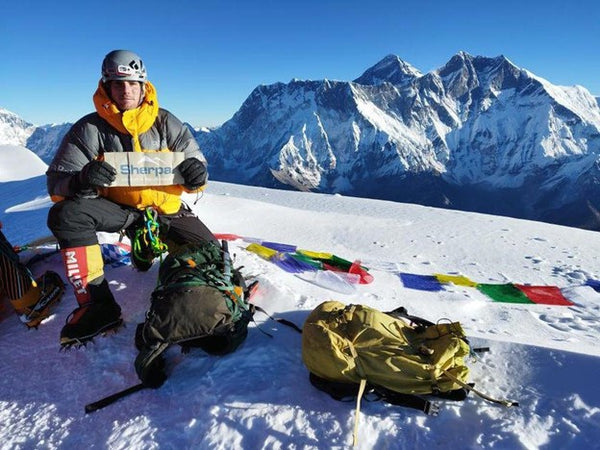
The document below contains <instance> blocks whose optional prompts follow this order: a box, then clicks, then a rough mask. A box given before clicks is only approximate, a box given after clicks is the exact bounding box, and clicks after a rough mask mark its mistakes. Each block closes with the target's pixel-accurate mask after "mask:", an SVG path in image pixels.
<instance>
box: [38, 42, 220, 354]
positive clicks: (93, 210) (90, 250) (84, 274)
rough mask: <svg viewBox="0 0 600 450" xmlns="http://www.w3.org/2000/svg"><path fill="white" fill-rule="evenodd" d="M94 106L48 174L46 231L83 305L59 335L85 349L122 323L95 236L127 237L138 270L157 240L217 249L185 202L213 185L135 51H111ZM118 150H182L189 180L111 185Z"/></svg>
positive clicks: (65, 343)
mask: <svg viewBox="0 0 600 450" xmlns="http://www.w3.org/2000/svg"><path fill="white" fill-rule="evenodd" d="M93 100H94V105H95V107H96V112H94V113H92V114H89V115H87V116H85V117H83V118H82V119H80V120H79V121H78V122H77V123H75V125H73V126H72V127H71V129H70V130H69V132H68V133H67V134H66V136H65V138H64V139H63V141H62V143H61V145H60V147H59V149H58V150H57V153H56V155H55V157H54V159H53V161H52V162H51V164H50V166H49V169H48V171H47V173H46V174H47V184H48V191H49V193H50V196H51V198H52V200H53V201H55V202H57V203H56V204H55V205H54V206H53V207H52V208H51V209H50V211H49V213H48V227H49V228H50V230H51V231H52V233H53V234H54V235H55V236H56V238H57V239H58V242H59V245H60V248H61V251H62V254H63V260H64V263H65V268H66V272H67V278H68V280H69V282H70V284H71V285H72V286H73V289H74V291H75V298H76V299H77V303H78V304H79V306H78V308H77V309H75V310H74V311H73V313H72V314H71V315H70V316H69V317H68V319H67V323H66V324H65V326H64V327H63V329H62V331H61V333H60V343H61V345H62V346H71V345H73V344H76V345H81V344H84V343H85V342H87V341H89V340H91V339H92V338H93V337H94V336H96V335H98V334H100V333H102V332H104V331H107V330H111V329H116V328H118V326H119V325H120V324H121V322H122V319H121V308H120V306H119V305H118V304H117V302H116V301H115V298H114V296H113V294H112V292H111V290H110V288H109V286H108V282H107V280H106V279H105V277H104V270H103V267H104V264H103V261H102V256H101V251H100V246H99V245H98V239H97V235H96V232H97V231H104V232H111V233H113V232H119V231H121V230H126V233H127V235H128V236H129V238H130V240H131V241H132V250H133V251H132V263H133V265H134V266H135V267H136V268H137V269H138V270H141V271H146V270H148V269H149V268H150V266H151V265H152V261H153V259H154V257H155V256H157V253H158V254H160V252H161V248H159V247H157V246H156V241H155V239H154V238H160V240H162V241H164V242H165V243H166V244H168V245H169V249H171V246H174V247H177V245H181V244H183V243H186V242H206V241H212V242H218V241H217V240H216V238H215V237H214V236H213V234H212V233H211V232H210V231H209V230H208V228H207V227H206V226H205V225H204V224H203V223H202V222H201V221H200V219H198V218H197V217H196V216H195V215H194V214H193V213H192V211H191V210H190V209H189V208H188V207H187V206H186V205H184V204H182V202H181V199H180V196H181V194H182V193H183V192H193V191H197V190H198V189H201V188H202V187H203V186H204V184H205V183H206V178H207V171H206V159H205V158H204V155H203V154H202V153H201V152H200V149H199V148H198V144H197V143H196V141H195V139H194V137H193V135H192V133H191V132H190V130H189V129H188V128H187V127H186V126H184V125H183V124H182V123H181V122H180V121H179V120H178V119H177V118H176V117H175V116H174V115H173V114H171V113H170V112H168V111H167V110H164V109H162V108H159V106H158V100H157V95H156V91H155V89H154V86H153V85H152V84H151V83H150V82H149V81H148V80H147V76H146V67H145V66H144V63H143V62H142V60H141V58H140V57H139V56H138V55H136V54H135V53H133V52H130V51H127V50H114V51H112V52H110V53H108V54H107V55H106V57H105V58H104V61H103V63H102V79H101V80H100V82H99V83H98V88H97V90H96V92H95V94H94V98H93ZM110 152H119V153H123V152H182V153H183V154H184V158H182V159H183V162H181V163H180V164H179V165H178V166H177V170H178V172H179V174H180V175H181V177H182V179H183V182H182V183H181V184H176V185H167V186H136V187H132V186H112V187H111V184H112V183H113V181H114V180H115V178H116V175H117V171H116V170H115V168H114V167H112V166H111V165H110V164H109V163H107V162H106V161H104V154H106V153H110ZM148 221H150V222H152V223H153V227H154V226H156V227H158V229H159V233H158V236H154V235H153V234H152V231H153V230H150V229H147V230H145V231H144V226H145V224H147V223H148ZM163 248H164V247H163Z"/></svg>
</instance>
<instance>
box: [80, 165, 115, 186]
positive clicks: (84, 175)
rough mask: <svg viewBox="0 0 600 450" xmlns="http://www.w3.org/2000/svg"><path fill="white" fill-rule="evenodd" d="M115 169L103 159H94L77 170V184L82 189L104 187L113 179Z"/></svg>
mask: <svg viewBox="0 0 600 450" xmlns="http://www.w3.org/2000/svg"><path fill="white" fill-rule="evenodd" d="M116 176H117V171H116V170H115V168H114V167H113V166H111V165H110V164H108V163H107V162H104V161H99V160H97V159H94V160H93V161H90V162H89V163H87V164H86V165H85V166H83V168H82V169H81V172H79V177H78V179H79V185H80V187H81V189H82V190H85V189H89V188H97V187H106V186H110V184H111V183H112V182H113V181H115V177H116Z"/></svg>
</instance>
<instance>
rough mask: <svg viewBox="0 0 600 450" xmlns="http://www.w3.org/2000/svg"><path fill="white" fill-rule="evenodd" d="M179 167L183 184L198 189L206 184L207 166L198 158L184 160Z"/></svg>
mask: <svg viewBox="0 0 600 450" xmlns="http://www.w3.org/2000/svg"><path fill="white" fill-rule="evenodd" d="M177 169H178V170H179V173H180V174H181V176H182V177H183V186H184V187H185V188H186V189H188V190H190V191H193V190H196V189H198V188H199V187H201V186H204V185H205V184H206V176H207V172H206V166H205V165H204V163H203V162H202V161H200V160H199V159H197V158H188V159H185V160H183V161H182V162H181V163H180V164H179V165H178V166H177Z"/></svg>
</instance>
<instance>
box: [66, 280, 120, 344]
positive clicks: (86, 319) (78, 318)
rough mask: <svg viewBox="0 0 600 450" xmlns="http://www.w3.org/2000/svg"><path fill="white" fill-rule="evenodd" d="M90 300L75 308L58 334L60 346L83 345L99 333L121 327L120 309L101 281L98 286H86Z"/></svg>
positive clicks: (105, 284)
mask: <svg viewBox="0 0 600 450" xmlns="http://www.w3.org/2000/svg"><path fill="white" fill-rule="evenodd" d="M88 290H89V291H90V297H91V300H90V301H89V302H87V303H85V304H83V305H80V306H79V307H78V308H76V309H75V310H74V311H73V312H72V313H71V314H70V315H69V317H68V318H67V323H66V324H65V326H64V327H63V329H62V330H61V332H60V345H61V346H62V347H68V346H71V345H83V344H85V343H86V342H88V341H90V340H91V339H93V338H94V337H95V336H97V335H99V334H100V333H103V332H106V331H109V330H112V329H115V328H117V327H119V326H120V325H121V323H122V322H123V320H122V319H121V307H120V306H119V305H118V304H117V302H116V301H115V298H114V297H113V295H112V292H111V291H110V288H109V287H108V282H107V281H106V280H102V282H101V283H100V284H99V285H94V284H88Z"/></svg>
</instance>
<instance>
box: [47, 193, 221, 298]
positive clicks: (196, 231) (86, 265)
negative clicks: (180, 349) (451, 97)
mask: <svg viewBox="0 0 600 450" xmlns="http://www.w3.org/2000/svg"><path fill="white" fill-rule="evenodd" d="M157 221H158V223H159V228H160V235H159V237H160V239H161V240H162V241H163V242H165V243H166V244H167V245H168V246H169V248H176V247H177V246H178V245H182V244H185V243H187V242H206V241H213V242H218V241H217V239H216V238H215V237H214V235H213V234H212V233H211V232H210V231H209V229H208V228H207V227H206V226H205V225H204V224H203V223H202V222H201V221H200V219H198V217H196V216H195V215H194V214H193V213H192V212H191V211H190V210H189V209H188V208H186V207H182V208H181V209H180V210H179V211H178V212H177V213H175V214H168V215H160V216H158V219H157ZM143 224H144V223H143V215H142V211H139V210H137V209H135V208H132V207H129V206H124V205H119V204H118V203H115V202H112V201H110V200H107V199H105V198H102V197H99V198H91V199H90V198H73V199H66V200H63V201H61V202H59V203H56V204H55V205H53V206H52V208H50V211H49V213H48V228H50V230H51V231H52V233H53V234H54V236H56V238H57V240H58V243H59V245H60V248H61V251H62V254H63V262H64V264H65V269H66V273H67V278H68V279H69V282H70V284H71V285H72V286H73V289H74V291H75V297H76V299H77V302H78V303H79V304H80V305H83V304H85V303H87V302H89V301H93V300H94V299H92V298H91V297H90V290H89V289H88V285H93V286H98V285H100V284H101V283H102V281H103V280H104V270H103V266H104V264H103V262H102V256H101V251H100V246H99V245H98V237H97V235H96V232H98V231H103V232H109V233H117V232H119V231H121V230H124V229H127V228H129V227H141V226H143Z"/></svg>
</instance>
